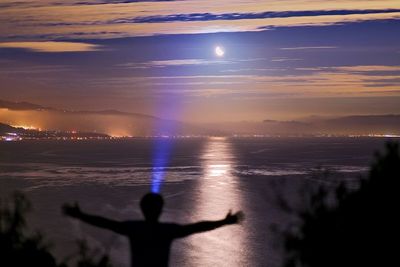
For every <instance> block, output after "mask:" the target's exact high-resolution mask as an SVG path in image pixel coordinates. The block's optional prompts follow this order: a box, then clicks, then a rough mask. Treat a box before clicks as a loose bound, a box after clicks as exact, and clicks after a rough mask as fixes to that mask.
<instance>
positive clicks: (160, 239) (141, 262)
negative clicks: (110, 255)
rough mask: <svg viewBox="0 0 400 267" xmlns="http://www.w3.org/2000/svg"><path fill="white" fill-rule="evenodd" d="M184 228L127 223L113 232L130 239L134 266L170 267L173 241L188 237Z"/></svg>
mask: <svg viewBox="0 0 400 267" xmlns="http://www.w3.org/2000/svg"><path fill="white" fill-rule="evenodd" d="M184 228H185V227H184V226H181V225H179V224H174V223H149V222H146V221H125V222H121V223H120V225H119V227H116V228H115V229H112V230H114V231H115V232H117V233H119V234H122V235H125V236H127V237H128V238H129V242H130V249H131V263H132V266H168V262H169V251H170V248H171V244H172V241H173V240H174V239H175V238H179V237H183V236H185V235H186V234H185V230H184Z"/></svg>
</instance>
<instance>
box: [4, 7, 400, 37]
mask: <svg viewBox="0 0 400 267" xmlns="http://www.w3.org/2000/svg"><path fill="white" fill-rule="evenodd" d="M1 5H2V6H1V9H2V10H1V11H2V12H1V14H0V22H1V23H0V40H5V41H9V40H10V39H11V38H14V40H16V39H17V40H21V39H25V40H26V39H35V40H38V39H39V38H40V39H43V40H54V39H56V38H58V39H60V38H61V39H73V38H79V39H93V38H96V39H98V38H119V37H129V36H151V35H159V34H196V33H214V32H244V31H263V30H266V29H270V28H273V27H293V26H304V25H307V26H309V25H332V24H335V23H346V22H354V21H365V20H383V19H386V20H387V19H399V18H400V4H399V2H398V0H359V1H356V2H355V1H353V0H352V1H350V0H342V1H340V3H337V2H336V1H322V0H304V1H297V0H270V1H255V0H253V1H250V0H249V1H243V0H229V1H228V0H221V1H215V0H185V1H182V0H181V1H142V0H137V1H134V0H131V1H129V0H125V1H124V0H114V1H106V0H86V1H85V0H81V1H79V0H75V1H60V0H59V1H49V0H48V1H45V0H43V1H33V0H26V1H18V2H14V1H10V0H3V1H2V4H1Z"/></svg>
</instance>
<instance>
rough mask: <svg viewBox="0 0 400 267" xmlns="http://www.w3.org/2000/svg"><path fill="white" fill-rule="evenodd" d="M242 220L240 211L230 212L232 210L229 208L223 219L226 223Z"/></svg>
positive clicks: (242, 215)
mask: <svg viewBox="0 0 400 267" xmlns="http://www.w3.org/2000/svg"><path fill="white" fill-rule="evenodd" d="M243 220H244V213H243V212H242V211H238V212H236V213H234V214H232V211H231V210H230V211H229V212H228V214H227V215H226V217H225V219H224V221H225V222H226V224H235V223H240V222H242V221H243Z"/></svg>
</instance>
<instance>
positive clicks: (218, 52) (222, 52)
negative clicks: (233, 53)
mask: <svg viewBox="0 0 400 267" xmlns="http://www.w3.org/2000/svg"><path fill="white" fill-rule="evenodd" d="M215 55H216V56H217V57H223V56H224V55H225V50H224V48H223V47H222V46H216V47H215Z"/></svg>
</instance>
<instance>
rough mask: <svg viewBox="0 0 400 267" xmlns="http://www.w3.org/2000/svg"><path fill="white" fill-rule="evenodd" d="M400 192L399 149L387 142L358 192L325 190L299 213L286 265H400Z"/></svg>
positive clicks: (288, 233)
mask: <svg viewBox="0 0 400 267" xmlns="http://www.w3.org/2000/svg"><path fill="white" fill-rule="evenodd" d="M399 190H400V156H399V147H398V145H397V144H396V143H387V145H386V152H385V153H384V154H379V153H377V154H376V157H375V162H374V163H373V164H372V165H371V168H370V171H369V175H368V177H366V178H362V179H361V181H360V185H359V188H358V189H356V190H349V189H347V187H346V185H345V184H344V183H341V184H340V185H339V186H338V187H337V188H335V189H334V190H333V191H332V190H328V189H326V188H322V187H321V188H319V190H318V192H317V193H314V194H313V195H312V196H311V198H309V200H310V202H309V203H308V208H307V209H301V210H298V209H295V210H294V214H295V215H296V216H297V218H298V219H300V220H299V221H300V223H299V224H297V227H295V228H294V229H293V228H292V229H286V230H285V231H284V232H283V234H284V249H285V251H286V256H287V257H286V259H285V263H284V266H286V267H294V266H310V267H314V266H315V267H331V266H332V267H338V266H341V267H342V266H400V265H399V261H400V260H399V258H398V256H397V253H396V252H397V251H395V250H397V248H398V247H399V246H398V242H399V238H400V235H399V227H400V220H399V219H398V218H399V216H398V211H399V204H400V192H399ZM288 210H290V209H288Z"/></svg>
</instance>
